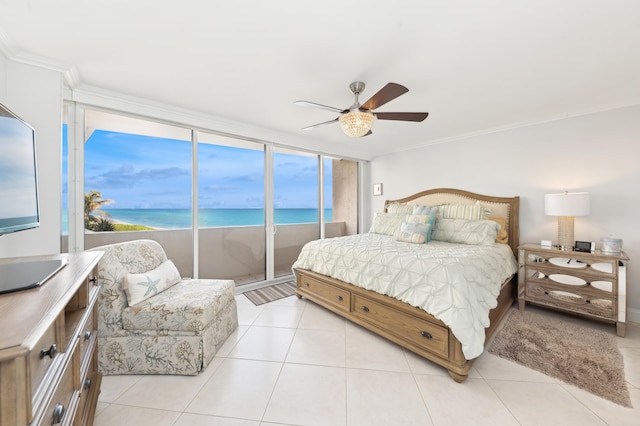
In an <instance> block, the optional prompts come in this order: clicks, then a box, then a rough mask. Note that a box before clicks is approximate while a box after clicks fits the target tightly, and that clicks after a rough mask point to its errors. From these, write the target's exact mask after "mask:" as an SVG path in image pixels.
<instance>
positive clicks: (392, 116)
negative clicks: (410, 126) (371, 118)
mask: <svg viewBox="0 0 640 426" xmlns="http://www.w3.org/2000/svg"><path fill="white" fill-rule="evenodd" d="M373 115H375V116H376V118H377V119H378V120H397V121H424V119H425V118H427V116H428V115H429V113H428V112H374V113H373Z"/></svg>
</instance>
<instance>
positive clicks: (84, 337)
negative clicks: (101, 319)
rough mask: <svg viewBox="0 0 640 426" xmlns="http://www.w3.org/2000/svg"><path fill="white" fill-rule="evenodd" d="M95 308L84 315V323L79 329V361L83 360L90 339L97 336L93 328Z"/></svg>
mask: <svg viewBox="0 0 640 426" xmlns="http://www.w3.org/2000/svg"><path fill="white" fill-rule="evenodd" d="M95 312H96V311H95V307H94V308H93V309H92V310H91V311H90V312H89V314H88V315H86V322H85V323H84V324H83V326H82V327H81V329H80V335H79V336H78V338H79V344H80V355H81V359H82V360H84V359H85V357H86V355H87V350H88V349H89V347H90V346H91V345H90V343H91V338H92V337H94V336H96V335H97V331H96V327H95Z"/></svg>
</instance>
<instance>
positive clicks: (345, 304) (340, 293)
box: [298, 276, 351, 312]
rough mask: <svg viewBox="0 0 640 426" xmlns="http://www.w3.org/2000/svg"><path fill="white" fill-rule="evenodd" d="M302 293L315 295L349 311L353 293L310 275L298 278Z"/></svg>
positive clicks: (318, 298)
mask: <svg viewBox="0 0 640 426" xmlns="http://www.w3.org/2000/svg"><path fill="white" fill-rule="evenodd" d="M298 289H299V290H300V293H302V294H305V295H309V296H311V297H313V296H315V299H316V300H318V301H319V302H324V303H325V304H330V305H332V306H334V307H336V308H338V309H340V310H342V311H344V312H349V307H350V297H351V293H350V292H348V291H347V290H343V289H341V288H338V287H336V286H333V285H331V284H328V283H325V282H324V281H321V280H317V279H315V278H312V277H308V276H301V277H300V278H299V279H298Z"/></svg>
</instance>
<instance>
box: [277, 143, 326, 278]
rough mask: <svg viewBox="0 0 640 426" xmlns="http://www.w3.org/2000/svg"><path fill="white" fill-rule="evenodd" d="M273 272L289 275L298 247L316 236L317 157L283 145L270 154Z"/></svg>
mask: <svg viewBox="0 0 640 426" xmlns="http://www.w3.org/2000/svg"><path fill="white" fill-rule="evenodd" d="M273 194H274V195H273V206H274V210H273V213H274V223H275V228H274V229H275V235H274V275H275V277H280V276H284V275H289V274H291V266H292V265H293V262H295V260H296V259H297V257H298V254H299V253H300V250H301V249H302V246H303V245H304V244H306V243H307V242H309V241H312V240H316V239H318V238H320V212H319V200H320V197H319V156H318V155H317V154H308V153H303V152H299V151H293V150H288V149H283V148H275V149H274V154H273Z"/></svg>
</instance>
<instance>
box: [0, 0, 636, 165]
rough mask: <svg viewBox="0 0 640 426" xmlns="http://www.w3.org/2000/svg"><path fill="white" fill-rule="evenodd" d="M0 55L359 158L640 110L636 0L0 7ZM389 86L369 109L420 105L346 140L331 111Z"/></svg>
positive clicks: (198, 0) (85, 0) (82, 0)
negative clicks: (395, 88)
mask: <svg viewBox="0 0 640 426" xmlns="http://www.w3.org/2000/svg"><path fill="white" fill-rule="evenodd" d="M0 48H2V50H3V51H4V53H5V54H6V55H7V56H8V57H10V58H12V59H15V60H22V61H31V62H38V63H45V64H49V65H51V66H54V67H58V68H60V69H65V70H67V69H68V70H70V71H71V72H70V73H69V74H68V75H71V76H73V79H72V80H71V84H72V85H73V86H74V88H75V89H79V90H87V89H93V88H98V89H100V90H106V91H110V92H111V91H112V92H116V93H120V94H126V95H127V96H131V97H137V98H142V99H145V100H150V101H154V102H159V103H163V104H168V105H171V106H174V107H178V108H185V109H188V110H192V111H194V112H197V113H199V114H206V115H210V116H213V117H217V118H220V119H222V120H231V121H232V122H241V123H248V124H251V125H253V126H259V127H261V128H265V129H269V131H275V132H277V133H281V134H285V135H287V137H292V138H295V139H296V140H299V141H300V143H302V144H304V143H305V142H306V141H308V142H309V143H310V144H316V143H320V144H326V145H325V146H327V147H329V148H328V149H331V147H336V146H345V144H347V146H349V147H350V151H351V152H357V153H358V155H359V156H360V157H362V158H372V157H375V156H377V155H381V154H384V153H388V152H393V151H395V150H401V149H406V148H410V147H413V146H419V145H424V144H429V143H437V142H442V141H446V140H450V139H455V138H458V137H460V136H464V135H470V134H477V133H482V132H487V131H491V130H495V129H500V128H508V127H511V126H517V125H522V124H528V123H536V122H541V121H546V120H552V119H558V118H563V117H567V116H571V115H575V114H583V113H588V112H594V111H599V110H605V109H610V108H616V107H621V106H626V105H632V104H638V103H640V1H637V0H536V1H533V0H530V1H526V0H485V1H476V0H449V1H443V0H438V1H435V0H415V1H412V0H407V1H403V0H397V1H394V2H391V1H388V0H386V1H378V0H367V1H364V0H322V1H313V2H311V1H304V0H271V1H264V0H235V1H225V2H222V1H214V0H185V1H180V2H177V1H174V0H173V1H168V0H153V1H152V0H148V1H143V0H137V1H131V0H110V1H99V0H60V1H55V2H52V1H50V0H31V1H24V0H0ZM355 80H361V81H364V82H365V83H366V84H367V88H366V90H365V92H364V93H363V94H362V95H361V102H364V101H365V100H366V99H368V98H369V97H370V96H372V95H373V94H374V93H375V92H376V91H378V90H379V89H380V88H382V87H383V86H384V85H385V84H386V83H388V82H391V81H392V82H396V83H400V84H403V85H405V86H406V87H408V88H409V90H410V91H409V93H406V94H404V95H402V96H401V97H399V98H397V99H395V100H393V101H391V102H389V103H388V104H386V105H384V106H383V107H381V108H380V109H379V110H378V111H420V112H421V111H427V112H429V113H430V115H429V117H428V118H427V120H425V121H424V122H422V123H410V122H393V121H378V122H376V123H374V127H373V135H371V136H367V137H365V138H361V139H351V138H348V137H347V136H345V135H344V134H343V133H342V132H341V130H340V129H339V126H338V125H337V124H332V125H328V126H323V127H320V128H316V129H313V130H309V131H306V132H303V131H301V130H300V128H302V127H305V126H308V125H311V124H315V123H319V122H323V121H327V120H331V119H333V118H335V117H336V115H335V114H334V113H332V112H330V111H326V110H322V109H315V108H308V107H307V108H305V107H300V106H296V105H293V102H294V101H296V100H308V101H312V102H317V103H321V104H325V105H330V106H334V107H338V108H347V107H348V106H350V105H351V104H352V103H353V96H352V95H351V94H350V92H349V90H348V85H349V83H351V82H352V81H355Z"/></svg>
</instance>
